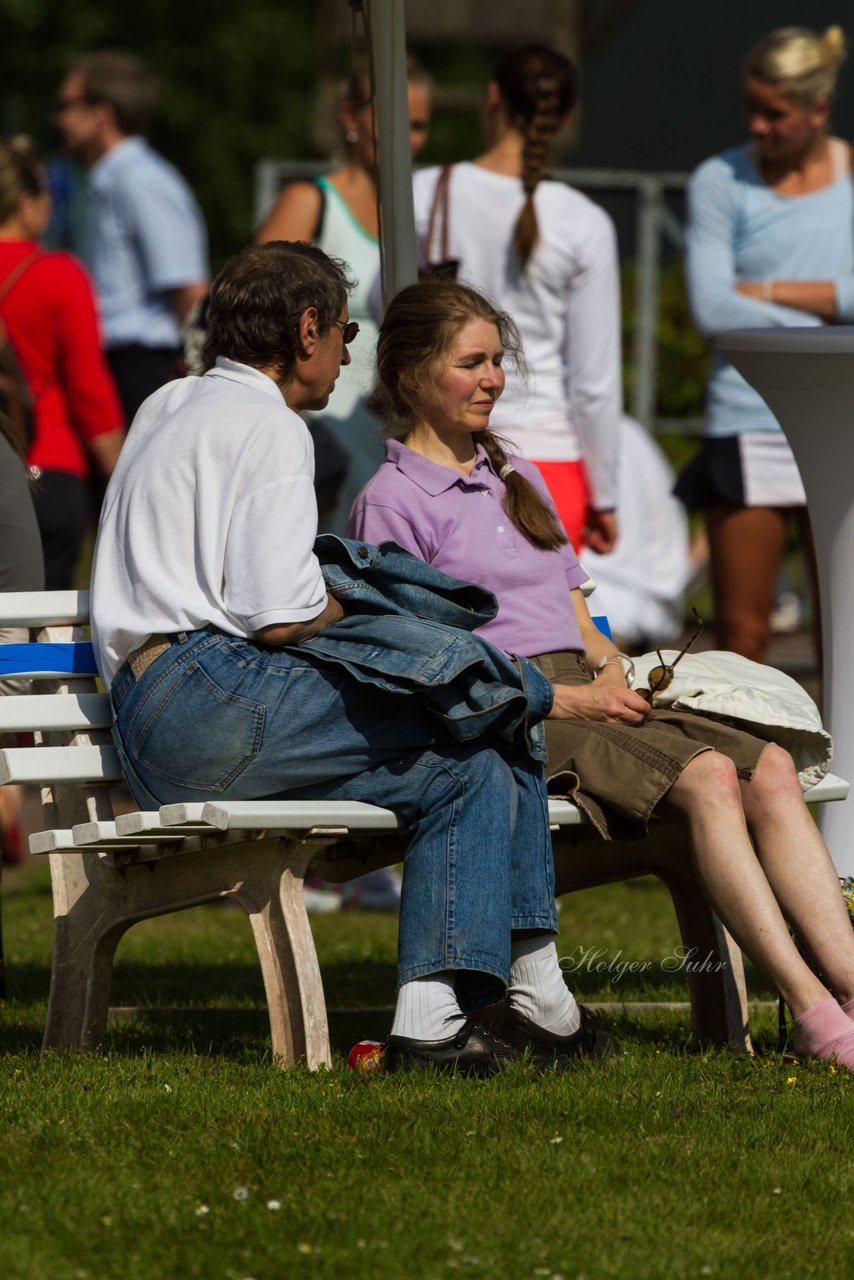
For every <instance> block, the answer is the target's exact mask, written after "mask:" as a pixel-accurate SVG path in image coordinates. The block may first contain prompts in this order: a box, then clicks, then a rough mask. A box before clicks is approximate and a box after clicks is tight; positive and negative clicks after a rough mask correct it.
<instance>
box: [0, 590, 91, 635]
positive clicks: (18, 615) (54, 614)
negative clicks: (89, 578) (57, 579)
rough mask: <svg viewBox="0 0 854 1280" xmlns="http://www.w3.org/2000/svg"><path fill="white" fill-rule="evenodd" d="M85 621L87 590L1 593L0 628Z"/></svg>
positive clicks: (80, 622) (62, 625)
mask: <svg viewBox="0 0 854 1280" xmlns="http://www.w3.org/2000/svg"><path fill="white" fill-rule="evenodd" d="M88 621H89V592H88V591H3V592H0V627H71V626H83V625H85V624H86V623H87V622H88Z"/></svg>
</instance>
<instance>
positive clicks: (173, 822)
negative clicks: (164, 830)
mask: <svg viewBox="0 0 854 1280" xmlns="http://www.w3.org/2000/svg"><path fill="white" fill-rule="evenodd" d="M204 807H205V806H204V804H203V803H201V802H200V803H197V804H193V803H189V804H162V805H161V806H160V821H161V823H162V824H163V826H164V827H183V826H185V825H186V824H187V823H202V824H204V825H207V826H210V823H205V820H204V819H203V817H202V812H203V810H204Z"/></svg>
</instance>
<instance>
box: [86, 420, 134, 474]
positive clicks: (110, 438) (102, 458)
mask: <svg viewBox="0 0 854 1280" xmlns="http://www.w3.org/2000/svg"><path fill="white" fill-rule="evenodd" d="M124 441H125V429H124V427H117V428H116V430H115V431H107V432H105V433H104V434H103V435H101V436H95V437H94V439H92V440H90V441H89V452H90V453H91V455H92V461H93V462H94V463H95V466H96V467H97V468H98V470H99V471H100V473H101V475H102V476H104V478H105V479H106V480H109V478H110V476H111V475H112V474H113V468H114V467H115V465H116V462H117V461H118V457H119V453H120V451H121V447H122V445H123V444H124Z"/></svg>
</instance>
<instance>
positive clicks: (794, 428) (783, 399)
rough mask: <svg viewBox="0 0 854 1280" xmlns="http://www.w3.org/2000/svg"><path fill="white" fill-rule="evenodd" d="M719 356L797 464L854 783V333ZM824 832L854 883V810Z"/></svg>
mask: <svg viewBox="0 0 854 1280" xmlns="http://www.w3.org/2000/svg"><path fill="white" fill-rule="evenodd" d="M718 347H719V350H720V351H722V352H723V354H724V355H725V356H726V357H727V358H728V359H730V360H731V361H732V363H733V364H734V365H735V367H736V369H738V371H739V372H740V373H741V374H742V375H743V376H744V377H745V378H746V379H747V381H748V382H749V383H750V384H751V385H752V386H754V387H755V388H756V390H757V391H758V392H759V394H760V395H761V396H762V397H763V398H764V399H765V400H766V401H767V403H768V405H769V406H770V408H771V409H772V410H773V412H774V415H775V417H776V418H777V420H778V422H779V423H780V426H781V427H782V428H783V430H784V432H785V433H786V437H787V439H788V441H789V444H790V445H791V447H792V452H793V453H794V455H795V458H796V460H797V463H798V467H799V469H800V472H801V478H802V479H803V482H804V489H805V490H806V495H807V506H808V509H809V513H810V520H811V521H812V528H813V534H814V537H815V548H816V558H817V560H818V575H819V589H820V592H821V618H822V628H823V645H824V720H825V724H826V725H827V728H828V729H829V731H830V732H831V734H832V735H833V742H834V757H833V771H834V773H838V774H841V775H842V776H843V777H844V778H854V326H842V325H839V326H833V327H832V328H831V327H828V328H821V329H816V328H804V329H749V330H734V331H732V332H730V333H725V334H722V335H721V337H720V339H719V342H718ZM821 826H822V833H823V835H824V838H825V840H826V841H827V845H828V848H829V849H830V852H831V854H832V856H833V860H834V862H835V863H836V866H837V869H838V871H839V874H840V875H842V876H850V875H854V802H852V801H851V800H844V801H842V802H841V803H840V804H831V805H826V806H823V812H822V815H821Z"/></svg>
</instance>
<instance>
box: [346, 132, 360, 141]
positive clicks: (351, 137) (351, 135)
mask: <svg viewBox="0 0 854 1280" xmlns="http://www.w3.org/2000/svg"><path fill="white" fill-rule="evenodd" d="M344 136H345V137H346V139H347V141H348V142H358V141H359V130H358V129H348V130H347V132H346V134H345V135H344Z"/></svg>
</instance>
